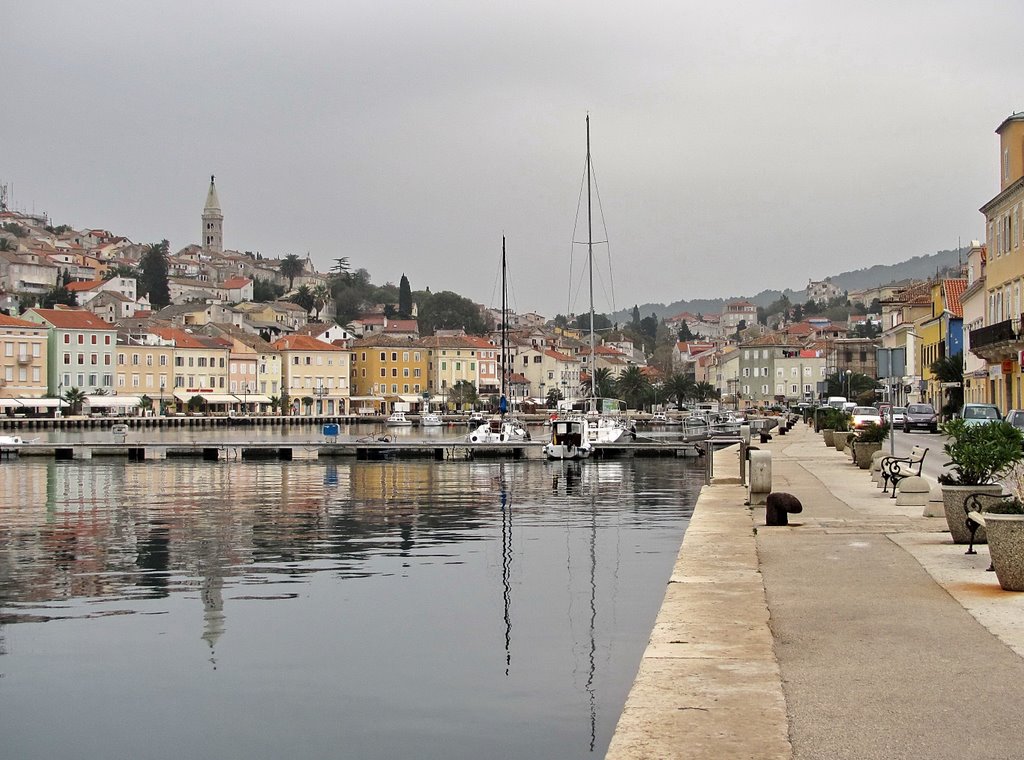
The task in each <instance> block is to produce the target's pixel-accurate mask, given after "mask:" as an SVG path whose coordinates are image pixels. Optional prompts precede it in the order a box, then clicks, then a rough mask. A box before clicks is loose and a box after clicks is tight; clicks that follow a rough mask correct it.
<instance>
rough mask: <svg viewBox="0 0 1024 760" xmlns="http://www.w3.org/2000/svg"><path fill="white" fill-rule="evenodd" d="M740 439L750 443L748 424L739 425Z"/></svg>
mask: <svg viewBox="0 0 1024 760" xmlns="http://www.w3.org/2000/svg"><path fill="white" fill-rule="evenodd" d="M740 440H742V441H743V443H745V444H747V446H749V445H750V425H740Z"/></svg>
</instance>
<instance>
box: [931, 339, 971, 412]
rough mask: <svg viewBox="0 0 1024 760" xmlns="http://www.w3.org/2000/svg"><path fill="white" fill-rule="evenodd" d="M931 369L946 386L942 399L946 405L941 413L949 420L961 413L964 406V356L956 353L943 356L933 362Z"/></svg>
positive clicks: (936, 377)
mask: <svg viewBox="0 0 1024 760" xmlns="http://www.w3.org/2000/svg"><path fill="white" fill-rule="evenodd" d="M929 369H931V371H932V374H933V375H935V379H936V380H938V381H939V382H940V383H942V384H943V385H944V386H945V388H943V391H944V392H943V395H942V397H943V398H944V399H945V402H946V403H944V404H943V405H942V410H941V411H942V414H943V416H944V417H947V418H948V417H950V416H951V415H953V414H955V413H956V412H959V411H960V409H961V408H962V407H963V405H964V355H963V354H962V353H956V354H953V355H952V356H943V357H942V358H940V359H936V360H935V361H933V362H932V364H931V367H930V368H929Z"/></svg>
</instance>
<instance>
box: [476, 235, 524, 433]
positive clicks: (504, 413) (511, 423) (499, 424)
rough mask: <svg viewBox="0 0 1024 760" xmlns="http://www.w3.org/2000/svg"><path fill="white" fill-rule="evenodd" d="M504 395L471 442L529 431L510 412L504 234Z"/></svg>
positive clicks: (502, 394)
mask: <svg viewBox="0 0 1024 760" xmlns="http://www.w3.org/2000/svg"><path fill="white" fill-rule="evenodd" d="M500 354H501V355H500V357H499V362H498V363H499V365H500V366H501V396H500V397H499V398H498V414H497V415H495V416H494V417H492V418H491V419H490V420H487V421H486V422H484V423H483V424H482V425H480V426H479V427H477V428H476V429H475V430H472V431H470V433H469V435H468V436H466V440H467V441H469V442H470V443H509V442H512V441H528V440H530V433H529V431H528V430H527V429H526V425H524V424H522V423H521V422H519V421H517V420H515V419H512V418H511V417H509V416H508V412H509V407H510V404H509V400H508V383H509V374H510V372H511V365H512V362H511V361H510V359H509V356H508V267H507V263H506V258H505V236H504V235H502V236H501V352H500Z"/></svg>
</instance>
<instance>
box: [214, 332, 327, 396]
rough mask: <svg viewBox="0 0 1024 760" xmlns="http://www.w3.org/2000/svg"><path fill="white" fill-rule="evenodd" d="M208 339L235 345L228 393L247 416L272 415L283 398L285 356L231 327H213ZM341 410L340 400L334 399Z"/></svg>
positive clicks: (254, 337)
mask: <svg viewBox="0 0 1024 760" xmlns="http://www.w3.org/2000/svg"><path fill="white" fill-rule="evenodd" d="M204 331H205V332H206V334H207V335H209V336H211V337H217V338H222V339H224V340H225V341H227V342H228V343H230V344H231V357H230V363H229V367H228V390H229V392H230V393H233V394H234V395H235V396H236V397H237V398H238V399H239V410H240V411H242V412H243V413H245V414H252V413H266V412H267V411H272V405H271V402H272V399H273V398H274V397H277V398H280V394H281V388H282V387H283V385H282V380H281V355H280V354H279V353H278V351H277V350H276V349H275V348H274V347H273V346H272V345H270V344H269V343H267V341H265V340H263V338H261V337H260V336H258V335H253V334H252V333H250V332H246V331H245V330H243V329H241V328H239V327H235V326H234V325H229V324H223V323H218V324H211V325H207V326H206V327H205V328H204ZM334 400H335V408H336V407H337V396H335V398H334Z"/></svg>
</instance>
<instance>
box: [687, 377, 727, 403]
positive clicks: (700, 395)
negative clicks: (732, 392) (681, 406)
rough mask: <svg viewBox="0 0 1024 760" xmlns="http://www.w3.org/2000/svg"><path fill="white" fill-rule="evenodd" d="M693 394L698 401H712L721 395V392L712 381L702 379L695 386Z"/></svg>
mask: <svg viewBox="0 0 1024 760" xmlns="http://www.w3.org/2000/svg"><path fill="white" fill-rule="evenodd" d="M693 394H694V396H695V397H696V399H697V400H698V401H710V400H711V399H717V398H720V397H721V395H722V394H721V392H720V391H719V390H718V389H717V388H716V387H715V386H713V385H712V384H711V383H709V382H706V381H701V382H699V383H697V384H696V385H695V386H693Z"/></svg>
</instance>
